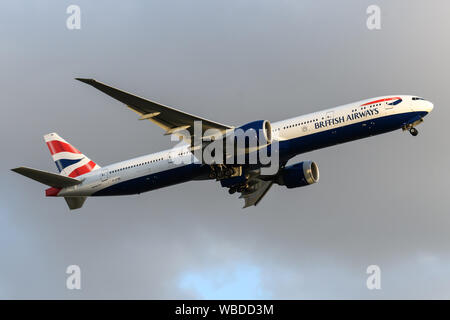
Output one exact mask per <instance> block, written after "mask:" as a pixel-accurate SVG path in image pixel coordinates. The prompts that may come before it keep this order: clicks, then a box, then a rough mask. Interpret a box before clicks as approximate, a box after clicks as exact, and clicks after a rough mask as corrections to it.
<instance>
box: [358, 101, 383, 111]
mask: <svg viewBox="0 0 450 320" xmlns="http://www.w3.org/2000/svg"><path fill="white" fill-rule="evenodd" d="M386 103H387V102H386ZM378 106H381V103H376V104H371V105H370V106H365V107H361V108H360V109H361V110H366V109H370V108H373V107H378ZM357 111H358V108H356V109H353V110H352V112H357Z"/></svg>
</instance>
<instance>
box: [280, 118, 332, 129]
mask: <svg viewBox="0 0 450 320" xmlns="http://www.w3.org/2000/svg"><path fill="white" fill-rule="evenodd" d="M322 120H323V117H322ZM317 121H319V119H313V120H308V121H304V122H299V123H294V124H291V125H288V126H285V127H283V129H289V128H293V127H297V126H302V125H304V124H308V123H313V122H317ZM280 129H281V128H278V129H277V130H278V131H280Z"/></svg>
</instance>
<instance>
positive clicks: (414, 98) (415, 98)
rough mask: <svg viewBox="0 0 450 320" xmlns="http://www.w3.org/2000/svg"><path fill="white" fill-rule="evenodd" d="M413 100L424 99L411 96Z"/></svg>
mask: <svg viewBox="0 0 450 320" xmlns="http://www.w3.org/2000/svg"><path fill="white" fill-rule="evenodd" d="M412 99H413V100H425V99H424V98H420V97H413V98H412Z"/></svg>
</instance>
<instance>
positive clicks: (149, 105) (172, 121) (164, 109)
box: [76, 78, 231, 141]
mask: <svg viewBox="0 0 450 320" xmlns="http://www.w3.org/2000/svg"><path fill="white" fill-rule="evenodd" d="M76 80H79V81H81V82H84V83H87V84H89V85H91V86H93V87H94V88H96V89H98V90H100V91H102V92H103V93H106V94H107V95H109V96H110V97H112V98H114V99H116V100H119V101H120V102H122V103H124V104H126V105H127V106H128V107H129V108H130V109H132V110H133V111H135V112H136V113H138V114H139V115H140V116H141V117H140V118H139V119H140V120H149V121H151V122H153V123H155V124H156V125H158V126H159V127H161V128H163V129H164V130H165V131H166V132H165V134H166V135H170V134H177V132H178V135H179V136H182V137H184V135H183V131H184V130H187V131H188V132H189V134H190V135H191V141H192V137H193V136H194V121H201V122H202V135H203V134H204V132H205V131H206V130H208V129H218V130H220V131H225V130H227V129H230V128H231V127H230V126H227V125H224V124H221V123H217V122H214V121H211V120H207V119H203V118H200V117H197V116H195V115H192V114H189V113H186V112H183V111H180V110H177V109H175V108H171V107H168V106H165V105H162V104H160V103H157V102H154V101H150V100H147V99H144V98H141V97H138V96H135V95H132V94H130V93H128V92H125V91H122V90H119V89H116V88H113V87H110V86H108V85H106V84H104V83H101V82H99V81H96V80H95V79H83V78H76Z"/></svg>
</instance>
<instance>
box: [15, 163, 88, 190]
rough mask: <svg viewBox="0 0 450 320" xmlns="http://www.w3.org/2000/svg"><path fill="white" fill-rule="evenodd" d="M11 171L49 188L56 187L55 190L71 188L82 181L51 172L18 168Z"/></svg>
mask: <svg viewBox="0 0 450 320" xmlns="http://www.w3.org/2000/svg"><path fill="white" fill-rule="evenodd" d="M11 170H12V171H14V172H17V173H19V174H21V175H23V176H25V177H27V178H30V179H33V180H36V181H38V182H40V183H43V184H45V185H47V186H50V187H55V188H65V187H70V186H74V185H77V184H80V183H81V181H80V180H77V179H74V178H69V177H65V176H62V175H59V174H56V173H51V172H47V171H42V170H37V169H32V168H27V167H18V168H14V169H11Z"/></svg>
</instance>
